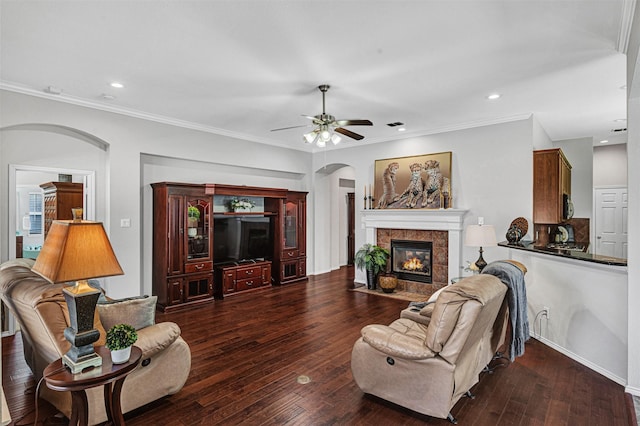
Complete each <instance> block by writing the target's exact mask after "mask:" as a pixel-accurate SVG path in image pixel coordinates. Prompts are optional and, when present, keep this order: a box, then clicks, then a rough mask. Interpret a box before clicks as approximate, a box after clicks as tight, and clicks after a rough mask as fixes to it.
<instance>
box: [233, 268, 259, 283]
mask: <svg viewBox="0 0 640 426" xmlns="http://www.w3.org/2000/svg"><path fill="white" fill-rule="evenodd" d="M261 272H262V268H261V267H260V266H249V267H246V268H238V269H236V278H237V279H238V281H239V280H244V279H246V278H258V277H260V275H261Z"/></svg>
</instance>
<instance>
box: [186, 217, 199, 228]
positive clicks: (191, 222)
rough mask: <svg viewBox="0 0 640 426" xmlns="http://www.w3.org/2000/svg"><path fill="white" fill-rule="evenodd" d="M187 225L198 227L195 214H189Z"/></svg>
mask: <svg viewBox="0 0 640 426" xmlns="http://www.w3.org/2000/svg"><path fill="white" fill-rule="evenodd" d="M187 226H188V227H189V228H197V227H198V218H197V217H195V216H189V217H188V218H187Z"/></svg>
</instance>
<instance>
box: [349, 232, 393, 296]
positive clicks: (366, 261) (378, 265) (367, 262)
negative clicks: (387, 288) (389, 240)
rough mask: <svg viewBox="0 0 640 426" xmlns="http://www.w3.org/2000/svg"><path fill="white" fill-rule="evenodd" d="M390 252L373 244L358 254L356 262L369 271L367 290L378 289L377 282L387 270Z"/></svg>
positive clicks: (361, 248) (364, 246)
mask: <svg viewBox="0 0 640 426" xmlns="http://www.w3.org/2000/svg"><path fill="white" fill-rule="evenodd" d="M388 259H389V250H387V249H384V248H382V247H380V246H376V245H373V244H369V243H367V244H365V245H363V246H362V247H360V249H359V250H358V251H357V252H356V255H355V259H354V262H355V264H356V266H357V267H358V268H360V269H364V270H365V271H367V288H368V289H369V290H375V289H376V280H377V278H378V275H379V274H380V272H382V271H386V269H387V260H388Z"/></svg>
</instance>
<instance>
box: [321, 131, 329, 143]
mask: <svg viewBox="0 0 640 426" xmlns="http://www.w3.org/2000/svg"><path fill="white" fill-rule="evenodd" d="M320 139H322V141H323V142H328V141H330V140H331V132H329V129H326V128H324V129H322V130H321V131H320Z"/></svg>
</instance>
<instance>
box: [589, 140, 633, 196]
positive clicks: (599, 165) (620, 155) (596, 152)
mask: <svg viewBox="0 0 640 426" xmlns="http://www.w3.org/2000/svg"><path fill="white" fill-rule="evenodd" d="M593 186H594V188H597V187H599V186H627V144H624V143H619V144H615V145H601V146H595V147H593Z"/></svg>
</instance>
